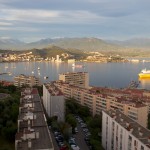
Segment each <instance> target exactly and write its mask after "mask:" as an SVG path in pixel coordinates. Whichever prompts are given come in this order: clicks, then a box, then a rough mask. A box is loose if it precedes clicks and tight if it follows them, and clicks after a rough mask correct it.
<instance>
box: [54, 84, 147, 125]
mask: <svg viewBox="0 0 150 150" xmlns="http://www.w3.org/2000/svg"><path fill="white" fill-rule="evenodd" d="M53 84H54V85H55V86H56V87H58V88H59V89H60V90H61V91H62V93H64V96H65V98H74V99H75V100H76V102H77V103H79V104H81V105H84V106H87V107H88V108H89V109H90V111H91V113H92V115H93V116H94V115H96V114H100V113H101V112H102V110H115V109H118V110H120V111H121V112H123V113H124V114H126V115H127V116H129V117H131V118H132V119H134V120H136V121H137V122H138V123H140V124H141V125H143V126H144V127H146V126H147V118H148V106H147V105H146V104H144V103H143V102H142V101H139V99H138V98H136V97H134V96H133V95H131V94H130V92H131V91H130V92H129V91H128V92H127V91H123V93H122V94H121V91H117V90H116V91H115V90H113V91H111V90H110V89H105V88H98V89H99V90H98V89H97V88H91V89H86V88H80V87H77V86H74V85H70V84H68V83H66V82H62V81H55V82H53ZM131 93H132V92H131ZM132 94H133V93H132Z"/></svg>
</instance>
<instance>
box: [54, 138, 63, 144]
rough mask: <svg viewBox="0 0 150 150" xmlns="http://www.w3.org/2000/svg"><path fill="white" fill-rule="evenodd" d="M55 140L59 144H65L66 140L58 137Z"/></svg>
mask: <svg viewBox="0 0 150 150" xmlns="http://www.w3.org/2000/svg"><path fill="white" fill-rule="evenodd" d="M55 139H56V141H57V142H58V143H59V142H63V141H64V139H63V138H61V137H58V136H56V137H55Z"/></svg>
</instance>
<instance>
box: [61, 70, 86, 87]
mask: <svg viewBox="0 0 150 150" xmlns="http://www.w3.org/2000/svg"><path fill="white" fill-rule="evenodd" d="M59 80H62V81H64V82H67V83H69V84H72V85H75V86H78V87H83V88H89V74H88V73H87V72H67V73H63V74H59Z"/></svg>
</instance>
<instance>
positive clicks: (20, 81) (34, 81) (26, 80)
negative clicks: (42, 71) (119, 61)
mask: <svg viewBox="0 0 150 150" xmlns="http://www.w3.org/2000/svg"><path fill="white" fill-rule="evenodd" d="M14 85H15V86H18V87H22V86H24V85H25V86H28V87H33V86H40V85H41V83H40V79H39V78H37V77H35V76H26V75H23V74H21V75H19V76H15V77H14Z"/></svg>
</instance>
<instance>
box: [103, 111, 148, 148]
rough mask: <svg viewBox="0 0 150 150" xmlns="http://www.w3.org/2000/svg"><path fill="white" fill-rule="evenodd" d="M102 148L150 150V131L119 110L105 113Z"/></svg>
mask: <svg viewBox="0 0 150 150" xmlns="http://www.w3.org/2000/svg"><path fill="white" fill-rule="evenodd" d="M102 146H103V148H104V149H105V150H113V149H114V150H150V130H148V129H146V128H144V127H143V126H141V125H140V124H138V123H137V122H136V121H134V120H132V119H131V118H129V117H128V116H126V115H124V114H123V113H122V112H120V111H119V110H115V111H112V110H111V111H103V112H102Z"/></svg>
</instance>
